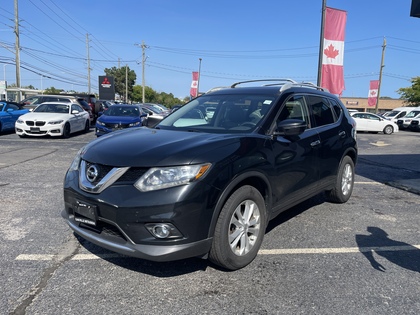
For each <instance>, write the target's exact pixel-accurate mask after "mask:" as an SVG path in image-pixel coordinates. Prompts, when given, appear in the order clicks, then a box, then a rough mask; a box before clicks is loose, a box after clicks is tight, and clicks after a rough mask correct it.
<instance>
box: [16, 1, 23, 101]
mask: <svg viewBox="0 0 420 315" xmlns="http://www.w3.org/2000/svg"><path fill="white" fill-rule="evenodd" d="M15 36H16V39H15V55H16V57H15V59H16V86H17V87H18V89H19V91H18V93H17V101H18V102H20V101H21V97H22V95H21V94H22V92H21V91H20V43H19V10H18V0H15Z"/></svg>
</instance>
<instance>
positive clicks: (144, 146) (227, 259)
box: [62, 79, 357, 270]
mask: <svg viewBox="0 0 420 315" xmlns="http://www.w3.org/2000/svg"><path fill="white" fill-rule="evenodd" d="M258 81H260V80H258ZM270 81H273V80H270ZM250 85H255V84H252V83H250V81H247V82H239V83H235V84H233V85H232V86H231V87H228V88H217V89H214V90H212V91H209V92H208V93H206V94H204V95H202V96H200V97H198V98H196V99H194V100H192V101H190V102H189V103H188V104H186V105H184V106H182V107H181V108H179V109H178V110H177V111H175V112H173V113H172V114H171V115H169V116H167V117H166V118H165V119H164V120H162V121H161V122H160V123H159V124H158V125H157V126H156V127H154V128H153V129H151V128H146V127H141V128H135V129H131V130H127V131H121V132H114V133H112V135H110V136H103V137H100V138H99V139H98V140H95V141H93V142H91V143H89V144H88V145H86V146H85V147H83V148H82V149H81V150H80V152H79V153H78V154H77V156H76V157H75V159H74V161H73V163H72V164H71V166H70V168H69V170H68V172H67V174H66V176H65V181H64V202H65V209H64V210H63V211H62V216H63V217H64V218H65V220H66V221H67V223H68V224H69V226H70V227H71V228H72V229H73V230H74V231H75V232H76V233H77V234H78V235H80V236H82V237H83V238H85V239H87V240H89V241H91V242H92V243H95V244H97V245H99V246H101V247H104V248H107V249H109V250H112V251H115V252H118V253H121V254H126V255H129V256H134V257H139V258H143V259H147V260H153V261H170V260H177V259H183V258H187V257H202V258H207V257H208V258H209V259H210V260H211V261H212V262H213V263H215V264H217V265H219V266H221V267H223V268H226V269H229V270H235V269H239V268H242V267H244V266H246V265H247V264H249V263H250V262H251V261H252V260H253V259H254V258H255V257H256V255H257V253H258V250H259V248H260V245H261V243H262V240H263V237H264V234H265V229H266V226H267V223H268V221H269V220H271V219H273V218H274V217H275V216H277V215H278V214H279V213H281V212H282V211H285V210H286V209H289V208H291V207H293V206H294V205H296V204H298V203H300V202H302V201H304V200H305V199H308V198H310V197H312V196H314V195H316V194H319V193H322V192H325V195H326V197H327V199H328V200H329V201H332V202H335V203H344V202H346V201H347V200H348V199H349V198H350V195H351V193H352V190H353V183H354V167H355V163H356V160H357V145H356V130H355V121H354V120H353V118H351V117H350V115H349V113H348V111H347V110H346V108H345V107H344V106H343V104H342V103H341V101H340V100H339V99H338V98H337V97H335V96H334V95H331V94H330V93H328V92H326V91H324V90H323V89H322V88H319V87H316V86H314V85H313V84H309V83H297V82H294V81H292V80H287V79H285V80H279V82H273V83H270V84H268V85H265V86H250Z"/></svg>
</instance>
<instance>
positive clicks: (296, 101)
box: [277, 95, 309, 126]
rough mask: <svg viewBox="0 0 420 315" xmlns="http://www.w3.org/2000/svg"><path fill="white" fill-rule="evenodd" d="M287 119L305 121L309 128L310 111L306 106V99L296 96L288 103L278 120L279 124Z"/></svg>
mask: <svg viewBox="0 0 420 315" xmlns="http://www.w3.org/2000/svg"><path fill="white" fill-rule="evenodd" d="M285 119H299V120H303V121H305V122H306V123H307V125H308V126H309V116H308V110H307V108H306V105H305V98H304V97H303V96H302V95H294V96H292V97H291V98H289V99H288V100H287V101H286V103H285V106H283V107H282V110H281V112H280V115H279V116H278V118H277V123H279V122H280V121H282V120H285Z"/></svg>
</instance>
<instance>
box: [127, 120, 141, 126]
mask: <svg viewBox="0 0 420 315" xmlns="http://www.w3.org/2000/svg"><path fill="white" fill-rule="evenodd" d="M138 125H140V122H139V121H136V122H135V123H131V124H129V125H128V126H129V127H135V126H138Z"/></svg>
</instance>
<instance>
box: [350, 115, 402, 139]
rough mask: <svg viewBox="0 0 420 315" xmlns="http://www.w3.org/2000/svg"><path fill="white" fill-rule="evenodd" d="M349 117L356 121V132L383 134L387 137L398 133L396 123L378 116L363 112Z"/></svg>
mask: <svg viewBox="0 0 420 315" xmlns="http://www.w3.org/2000/svg"><path fill="white" fill-rule="evenodd" d="M350 115H351V116H352V117H353V118H354V120H355V121H356V131H370V132H383V133H384V134H387V135H390V134H391V133H393V132H398V125H397V124H396V123H394V122H392V121H390V120H386V119H384V118H382V117H380V116H378V115H375V114H372V113H365V112H356V113H351V114H350Z"/></svg>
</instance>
